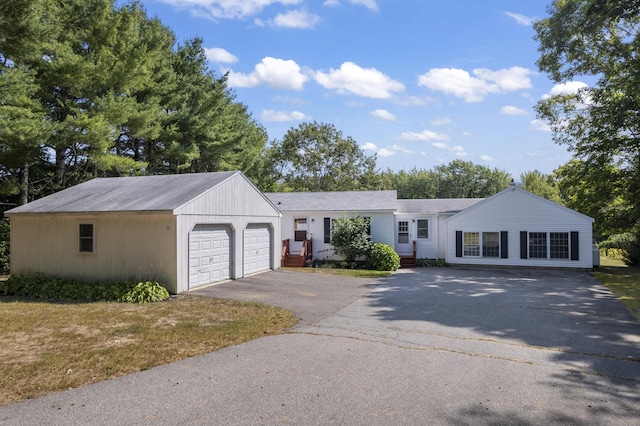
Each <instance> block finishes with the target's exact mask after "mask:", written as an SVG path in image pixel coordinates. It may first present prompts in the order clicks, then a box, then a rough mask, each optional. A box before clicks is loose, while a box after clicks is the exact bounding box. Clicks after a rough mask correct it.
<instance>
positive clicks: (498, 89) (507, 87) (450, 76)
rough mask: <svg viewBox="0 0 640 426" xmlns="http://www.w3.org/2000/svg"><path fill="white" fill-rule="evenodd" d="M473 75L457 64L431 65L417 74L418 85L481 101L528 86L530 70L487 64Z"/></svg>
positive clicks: (470, 100)
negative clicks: (450, 66) (452, 65)
mask: <svg viewBox="0 0 640 426" xmlns="http://www.w3.org/2000/svg"><path fill="white" fill-rule="evenodd" d="M473 74H474V76H472V75H471V74H469V73H468V72H467V71H465V70H462V69H458V68H432V69H430V70H429V71H428V72H427V73H426V74H423V75H421V76H419V77H418V86H426V87H428V88H429V89H431V90H434V91H438V92H443V93H446V94H451V95H453V96H456V97H458V98H462V99H464V100H465V101H466V102H468V103H471V102H480V101H482V100H483V99H484V98H485V97H486V96H487V95H490V94H501V93H509V92H515V91H516V90H521V89H528V88H531V87H532V85H531V79H530V78H529V75H530V74H534V71H531V70H529V69H527V68H523V67H511V68H504V69H501V70H497V71H492V70H489V69H486V68H477V69H475V70H473Z"/></svg>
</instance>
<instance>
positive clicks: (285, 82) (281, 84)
mask: <svg viewBox="0 0 640 426" xmlns="http://www.w3.org/2000/svg"><path fill="white" fill-rule="evenodd" d="M307 80H309V78H308V77H307V76H306V75H304V74H303V73H302V71H301V69H300V66H299V65H298V64H296V63H295V62H294V61H291V60H284V59H276V58H271V57H266V58H264V59H263V60H262V61H261V62H260V63H259V64H256V66H255V68H254V70H253V72H252V73H251V74H242V73H236V72H234V71H230V72H229V86H230V87H256V86H267V87H270V88H272V89H286V90H302V88H303V86H304V83H305V82H307Z"/></svg>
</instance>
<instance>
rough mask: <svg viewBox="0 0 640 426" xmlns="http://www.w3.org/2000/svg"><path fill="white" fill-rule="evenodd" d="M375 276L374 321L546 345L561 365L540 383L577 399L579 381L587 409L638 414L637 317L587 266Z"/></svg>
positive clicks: (416, 271)
mask: <svg viewBox="0 0 640 426" xmlns="http://www.w3.org/2000/svg"><path fill="white" fill-rule="evenodd" d="M381 281H382V284H381V286H380V288H379V289H378V290H377V291H374V292H372V293H370V294H369V297H368V299H369V301H370V302H369V303H371V304H372V306H373V307H375V308H378V309H377V310H376V315H377V316H378V317H379V318H380V319H382V320H385V321H420V322H422V321H424V322H428V323H431V324H432V325H431V326H430V329H431V330H432V331H433V332H434V333H436V334H443V335H451V336H453V337H458V338H471V339H478V341H482V342H488V341H495V342H500V343H509V344H516V345H523V346H526V347H530V348H532V349H535V350H544V351H547V352H546V354H548V357H547V358H548V359H551V361H552V362H553V363H557V364H558V365H560V366H562V368H559V369H558V370H557V371H558V372H557V373H556V374H555V375H553V376H552V377H551V379H549V383H545V385H547V386H553V387H556V388H560V389H562V392H563V395H566V396H567V398H572V397H573V396H575V398H584V395H585V394H584V389H585V387H586V389H588V390H589V392H588V395H594V399H593V401H589V400H586V401H584V404H585V405H584V406H588V407H590V408H592V409H593V411H594V414H595V412H597V410H600V411H601V412H602V413H604V412H609V413H614V412H616V413H619V414H620V415H622V416H625V415H626V416H633V415H636V416H637V413H638V411H637V410H638V407H639V406H640V391H639V389H640V321H638V320H637V319H636V318H635V317H634V316H633V315H632V314H631V313H630V312H629V311H628V310H627V308H626V307H624V305H623V304H622V303H621V302H620V300H619V299H618V297H617V296H615V295H614V294H612V293H611V292H610V291H609V290H608V289H607V288H606V287H604V286H602V285H601V284H600V283H599V282H597V281H596V280H595V279H594V278H593V277H591V276H590V275H589V274H588V273H587V272H584V271H562V270H542V269H540V270H537V269H536V270H533V269H532V270H529V269H488V268H487V269H483V268H474V269H471V268H469V269H467V268H425V269H414V270H407V271H399V272H398V273H396V274H394V275H391V276H390V277H388V278H387V279H384V280H381ZM483 415H488V416H490V414H488V413H484V414H483ZM487 420H488V421H489V422H492V421H496V422H498V423H500V422H501V420H509V419H500V418H496V419H492V418H491V417H489V418H488V419H482V421H483V422H484V421H487ZM549 420H551V421H557V420H558V419H555V420H554V419H549ZM509 422H511V420H509ZM523 424H526V423H523ZM576 424H580V423H576Z"/></svg>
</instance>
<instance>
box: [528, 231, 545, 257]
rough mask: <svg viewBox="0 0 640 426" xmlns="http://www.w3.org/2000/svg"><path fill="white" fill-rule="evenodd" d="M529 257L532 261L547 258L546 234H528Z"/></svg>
mask: <svg viewBox="0 0 640 426" xmlns="http://www.w3.org/2000/svg"><path fill="white" fill-rule="evenodd" d="M529 257H530V258H532V259H546V258H547V233H546V232H529Z"/></svg>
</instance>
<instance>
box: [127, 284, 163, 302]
mask: <svg viewBox="0 0 640 426" xmlns="http://www.w3.org/2000/svg"><path fill="white" fill-rule="evenodd" d="M168 297H169V292H168V291H167V289H166V288H164V287H162V286H161V285H160V284H158V283H152V282H151V281H146V282H139V283H138V284H136V285H135V286H134V287H133V288H131V289H130V290H128V291H127V292H126V293H124V294H123V295H122V296H120V297H119V298H118V302H126V303H146V302H160V301H162V300H165V299H167V298H168Z"/></svg>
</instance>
